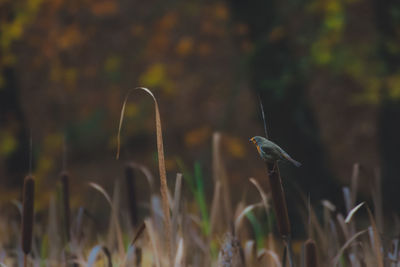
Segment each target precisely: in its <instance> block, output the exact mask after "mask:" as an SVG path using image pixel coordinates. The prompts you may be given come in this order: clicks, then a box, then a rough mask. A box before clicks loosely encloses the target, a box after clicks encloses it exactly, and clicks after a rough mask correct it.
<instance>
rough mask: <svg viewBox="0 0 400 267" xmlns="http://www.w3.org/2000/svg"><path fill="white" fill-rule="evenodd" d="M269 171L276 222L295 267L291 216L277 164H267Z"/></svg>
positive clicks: (290, 261) (290, 260)
mask: <svg viewBox="0 0 400 267" xmlns="http://www.w3.org/2000/svg"><path fill="white" fill-rule="evenodd" d="M266 166H267V170H268V177H269V179H268V181H269V186H270V189H271V195H272V204H273V207H274V211H275V216H276V220H277V223H278V230H279V234H280V235H281V237H282V240H283V241H284V242H285V245H286V248H287V256H288V258H289V264H290V266H293V255H292V251H291V237H290V234H291V228H290V221H289V215H288V211H287V205H286V197H285V192H284V191H283V186H282V180H281V176H280V173H279V168H278V165H277V163H275V164H274V165H271V164H268V163H266Z"/></svg>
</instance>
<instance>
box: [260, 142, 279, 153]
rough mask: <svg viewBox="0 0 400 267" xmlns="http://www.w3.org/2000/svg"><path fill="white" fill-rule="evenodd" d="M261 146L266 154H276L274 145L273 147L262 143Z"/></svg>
mask: <svg viewBox="0 0 400 267" xmlns="http://www.w3.org/2000/svg"><path fill="white" fill-rule="evenodd" d="M260 147H261V149H262V151H263V152H264V153H265V154H268V155H275V154H276V151H275V149H274V148H273V147H271V146H270V145H266V144H262V145H261V146H260Z"/></svg>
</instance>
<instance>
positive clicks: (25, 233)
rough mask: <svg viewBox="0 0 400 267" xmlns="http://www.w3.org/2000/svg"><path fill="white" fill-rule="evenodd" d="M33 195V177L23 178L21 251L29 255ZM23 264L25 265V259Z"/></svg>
mask: <svg viewBox="0 0 400 267" xmlns="http://www.w3.org/2000/svg"><path fill="white" fill-rule="evenodd" d="M34 193H35V180H34V179H33V176H31V175H28V176H26V177H25V181H24V189H23V202H22V203H23V206H22V207H23V211H22V227H21V228H22V234H21V237H22V240H21V242H22V250H23V252H24V254H25V256H26V255H27V254H29V253H30V252H31V249H32V232H33V208H34V206H33V203H34ZM25 258H26V257H25ZM25 258H24V262H25V263H26V259H25Z"/></svg>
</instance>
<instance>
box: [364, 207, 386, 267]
mask: <svg viewBox="0 0 400 267" xmlns="http://www.w3.org/2000/svg"><path fill="white" fill-rule="evenodd" d="M366 207H367V211H368V217H369V220H370V222H371V227H372V232H373V238H374V242H373V247H374V252H375V256H376V261H377V263H378V267H383V266H384V264H383V258H384V256H383V253H382V250H381V248H382V245H381V238H380V236H379V231H378V228H377V226H376V223H375V220H374V216H373V215H372V212H371V210H370V209H369V207H368V206H366Z"/></svg>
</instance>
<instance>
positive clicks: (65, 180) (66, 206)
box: [60, 171, 71, 241]
mask: <svg viewBox="0 0 400 267" xmlns="http://www.w3.org/2000/svg"><path fill="white" fill-rule="evenodd" d="M60 180H61V187H62V197H63V213H64V228H65V235H66V238H67V241H69V240H70V216H71V210H70V195H69V174H68V173H67V172H65V171H64V172H62V173H61V175H60Z"/></svg>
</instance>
